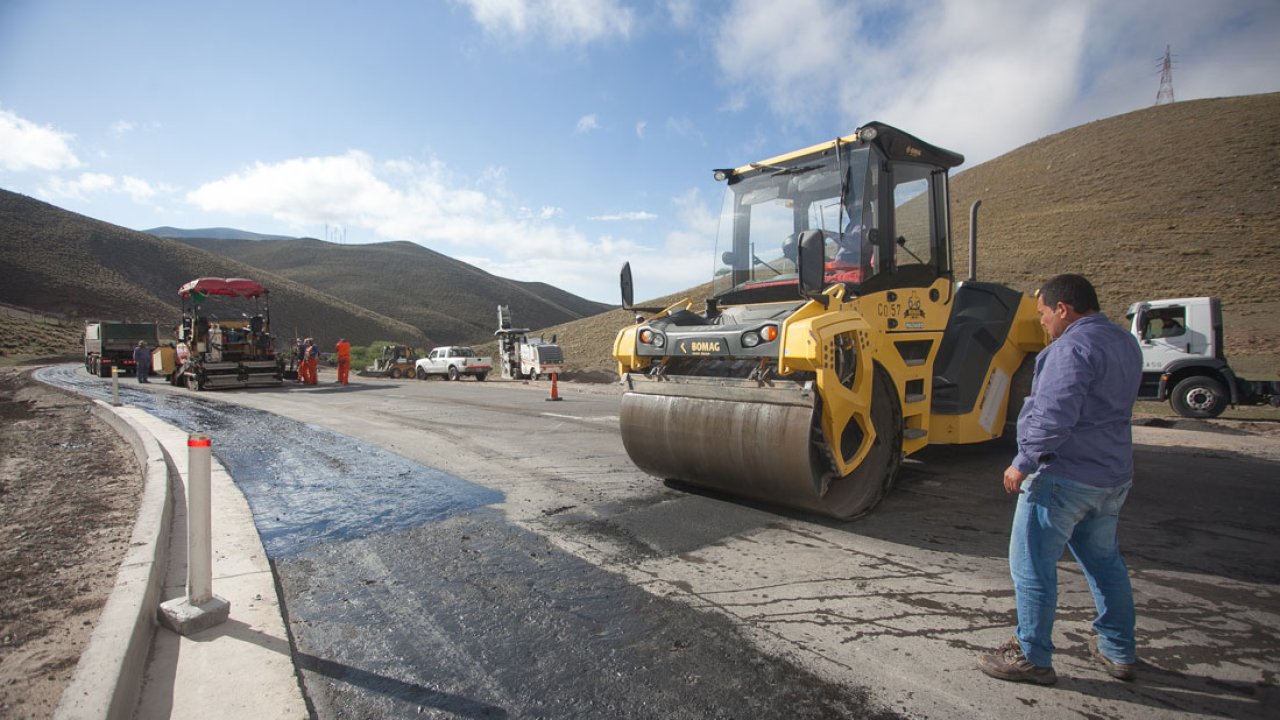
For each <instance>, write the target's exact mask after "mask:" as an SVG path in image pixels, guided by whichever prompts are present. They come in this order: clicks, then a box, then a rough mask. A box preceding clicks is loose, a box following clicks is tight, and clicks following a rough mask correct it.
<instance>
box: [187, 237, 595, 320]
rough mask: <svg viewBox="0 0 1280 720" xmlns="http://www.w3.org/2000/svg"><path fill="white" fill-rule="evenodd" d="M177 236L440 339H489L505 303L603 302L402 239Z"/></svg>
mask: <svg viewBox="0 0 1280 720" xmlns="http://www.w3.org/2000/svg"><path fill="white" fill-rule="evenodd" d="M180 241H181V242H184V243H186V244H188V245H191V246H193V247H198V248H201V249H204V250H208V251H209V252H212V253H214V254H216V255H221V256H223V257H227V258H231V259H234V260H238V261H240V262H243V263H245V264H248V265H252V266H254V267H258V268H262V269H264V270H268V271H271V272H274V273H277V274H279V275H282V276H284V277H287V278H289V279H290V280H294V281H296V282H300V283H302V284H304V285H307V286H309V287H312V288H315V289H317V290H321V291H323V292H326V293H329V294H330V295H334V296H336V297H340V298H343V299H345V300H348V301H350V302H353V303H355V304H357V305H359V306H361V307H366V308H369V309H370V310H373V311H375V312H377V313H380V314H382V315H386V316H388V317H393V318H396V319H397V320H402V321H404V322H406V323H409V324H410V325H413V326H414V327H416V328H418V329H419V330H420V331H421V332H422V333H423V334H425V335H427V336H428V337H430V338H431V339H432V340H433V341H434V342H436V343H441V344H451V343H474V342H483V341H485V340H486V339H489V338H492V337H493V331H494V330H495V329H497V327H498V305H500V304H501V305H509V306H510V307H511V312H512V313H513V314H514V316H515V320H516V323H518V324H520V325H521V326H523V327H530V326H532V327H545V326H547V325H554V324H556V323H563V322H568V321H571V320H577V319H579V318H584V317H587V316H590V315H595V314H597V313H600V312H602V311H604V310H606V309H608V307H609V306H607V305H604V304H603V303H597V302H592V301H590V300H587V299H585V298H581V297H578V296H576V295H572V294H570V293H568V292H565V291H563V290H560V289H557V288H554V287H552V286H550V285H547V284H545V283H524V282H517V281H514V280H508V279H506V278H501V277H497V276H496V275H491V274H489V273H487V272H485V271H483V270H481V269H480V268H477V267H475V266H474V265H469V264H467V263H464V262H462V261H460V260H455V259H453V258H451V257H447V256H445V255H441V254H440V253H438V252H435V251H434V250H429V249H427V248H425V247H422V246H421V245H416V244H414V243H409V242H388V243H375V244H369V245H338V244H334V243H328V242H324V241H322V240H315V239H309V238H304V239H297V240H235V239H210V238H180Z"/></svg>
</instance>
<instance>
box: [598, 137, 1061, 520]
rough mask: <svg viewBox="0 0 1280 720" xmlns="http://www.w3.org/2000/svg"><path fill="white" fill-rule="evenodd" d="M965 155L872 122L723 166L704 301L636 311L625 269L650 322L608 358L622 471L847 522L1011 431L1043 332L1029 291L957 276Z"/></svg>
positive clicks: (626, 334) (626, 335)
mask: <svg viewBox="0 0 1280 720" xmlns="http://www.w3.org/2000/svg"><path fill="white" fill-rule="evenodd" d="M963 161H964V158H963V156H962V155H960V154H958V153H955V152H952V151H950V150H946V149H943V148H940V147H936V146H934V145H930V144H929V143H926V142H924V141H922V140H920V139H919V138H916V137H914V136H912V135H910V134H908V133H906V132H904V131H902V130H899V129H896V128H894V127H892V126H889V125H885V124H883V123H878V122H873V123H869V124H867V125H865V126H863V127H861V128H858V129H857V130H856V131H855V132H854V133H853V134H851V135H848V136H845V137H839V138H836V139H834V140H831V141H828V142H824V143H821V144H818V145H814V146H812V147H808V148H805V149H802V150H798V151H795V152H791V153H787V154H784V155H779V156H776V157H772V158H769V159H766V160H763V161H761V162H753V163H750V164H747V165H742V166H740V167H736V168H731V169H722V170H716V171H715V177H716V179H717V180H718V181H721V182H724V183H726V190H725V200H724V203H723V211H722V212H723V214H722V216H721V220H720V224H719V227H720V236H719V238H718V239H717V251H719V253H718V258H717V259H718V260H719V264H718V267H717V268H716V270H715V272H714V277H713V283H712V291H711V295H710V297H709V298H707V299H706V301H705V307H704V308H703V309H701V311H697V310H695V308H694V303H693V301H692V300H690V299H685V300H682V301H680V302H677V303H675V304H673V305H671V306H669V307H665V308H659V307H642V308H637V307H635V306H634V304H633V299H634V298H633V294H634V290H633V279H632V272H631V267H630V264H629V263H626V264H624V265H623V268H622V273H621V278H620V280H621V289H622V301H623V306H624V307H626V308H627V309H629V310H634V311H636V312H638V313H640V314H641V317H640V320H641V322H639V323H636V324H631V325H629V326H627V327H625V328H623V329H621V330H620V331H619V333H618V335H617V336H616V339H615V341H614V347H613V356H614V359H615V360H616V361H617V364H618V373H619V375H620V378H621V382H622V383H623V386H624V387H623V396H622V403H621V410H620V418H619V422H620V427H621V434H622V440H623V444H624V446H625V447H626V450H627V453H628V455H629V456H630V457H631V459H632V461H633V462H634V463H635V464H636V465H637V466H638V467H640V468H641V469H642V470H644V471H646V472H648V473H649V474H651V475H655V476H657V477H658V478H662V479H668V480H676V481H680V482H683V483H685V484H688V485H692V486H695V487H703V488H709V489H712V490H717V491H721V492H724V493H729V494H733V495H738V496H742V497H746V498H751V499H754V500H759V501H764V502H766V503H774V504H779V505H784V506H788V507H792V508H797V509H800V510H804V511H809V512H814V513H818V514H822V515H827V516H831V517H835V518H840V519H851V518H855V517H858V516H860V515H863V514H865V513H867V512H869V511H870V510H871V509H872V508H873V507H874V506H875V505H876V503H877V502H878V501H879V500H880V499H881V498H882V497H884V495H885V493H887V492H888V491H889V490H890V488H892V486H893V484H894V481H895V479H896V478H897V476H898V472H899V468H900V466H901V464H902V460H903V458H904V456H906V455H910V454H912V453H915V452H918V451H919V450H921V449H923V448H924V447H925V446H927V445H928V444H930V443H950V444H967V443H981V442H987V441H991V440H995V439H999V438H1001V437H1006V438H1008V437H1009V436H1011V435H1012V428H1013V427H1014V426H1015V425H1016V418H1017V414H1018V411H1019V410H1020V408H1021V405H1022V401H1023V399H1024V398H1025V397H1026V396H1027V395H1028V394H1029V392H1030V385H1031V378H1032V375H1033V374H1034V356H1035V354H1036V353H1037V352H1039V351H1040V350H1042V349H1043V348H1044V347H1045V345H1046V344H1047V342H1048V338H1047V336H1046V335H1045V332H1044V330H1043V328H1042V327H1041V326H1040V324H1039V319H1038V314H1037V312H1036V301H1035V300H1034V299H1033V298H1032V297H1029V296H1027V295H1024V294H1023V293H1020V292H1017V291H1015V290H1012V289H1010V288H1008V287H1004V286H1002V285H998V284H994V283H988V282H979V281H978V280H976V278H975V277H974V276H975V275H976V266H975V265H973V264H972V263H971V265H970V277H969V279H967V280H964V281H963V282H957V280H956V279H955V271H954V269H953V268H952V238H951V233H950V220H949V209H950V199H949V197H948V171H949V170H950V169H951V168H953V167H956V166H958V165H960V164H961V163H963ZM976 210H977V208H976V203H975V207H974V213H975V217H974V219H973V221H971V228H972V227H976ZM975 249H976V235H974V234H973V233H971V234H970V250H971V252H970V258H971V259H972V258H973V257H975V255H974V252H973V251H974V250H975ZM645 314H649V315H648V317H645Z"/></svg>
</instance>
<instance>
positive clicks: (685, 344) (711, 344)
mask: <svg viewBox="0 0 1280 720" xmlns="http://www.w3.org/2000/svg"><path fill="white" fill-rule="evenodd" d="M680 351H681V352H684V353H688V354H690V355H713V354H715V353H720V352H724V347H723V346H722V345H721V344H720V341H719V340H682V341H681V342H680Z"/></svg>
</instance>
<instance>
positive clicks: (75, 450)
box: [0, 367, 142, 720]
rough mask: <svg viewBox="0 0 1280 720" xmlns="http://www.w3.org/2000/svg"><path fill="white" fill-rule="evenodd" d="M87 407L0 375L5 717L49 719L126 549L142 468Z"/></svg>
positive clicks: (0, 703)
mask: <svg viewBox="0 0 1280 720" xmlns="http://www.w3.org/2000/svg"><path fill="white" fill-rule="evenodd" d="M90 407H91V404H90V402H89V401H87V400H85V399H83V398H76V397H74V396H71V395H68V394H65V393H62V392H59V391H57V390H54V389H52V388H49V387H47V386H45V385H41V384H39V383H36V382H34V381H33V380H31V379H30V378H29V377H27V376H26V375H25V374H24V369H23V368H13V367H0V717H4V718H14V719H15V720H16V719H17V718H48V717H51V716H52V715H53V711H54V709H56V708H57V706H58V700H59V698H60V697H61V696H62V691H63V689H64V688H65V687H66V686H67V684H68V683H69V682H70V681H71V676H72V674H73V673H74V672H75V667H76V662H77V661H78V660H79V659H80V654H81V652H82V651H83V650H84V647H85V645H86V643H87V642H88V640H89V635H90V633H91V632H92V631H93V627H94V625H95V624H96V623H97V621H98V616H99V615H100V614H101V611H102V607H103V605H104V604H105V603H106V600H107V596H108V595H109V594H110V592H111V588H112V585H113V584H114V582H115V576H116V571H117V569H118V568H119V566H120V561H121V559H122V558H123V557H124V553H125V550H127V549H128V545H129V536H130V533H131V532H132V530H133V522H134V519H135V518H136V516H137V513H138V503H139V500H140V499H141V497H142V476H141V472H140V470H139V468H138V464H137V461H136V460H135V459H134V457H133V453H132V452H131V451H130V449H129V446H128V445H127V444H126V443H125V442H124V441H123V440H121V438H120V436H119V435H117V434H116V433H115V431H114V430H112V429H111V428H110V427H109V426H107V425H106V424H105V423H103V422H102V421H101V420H99V419H98V418H96V417H95V416H94V415H93V414H92V413H91V412H90Z"/></svg>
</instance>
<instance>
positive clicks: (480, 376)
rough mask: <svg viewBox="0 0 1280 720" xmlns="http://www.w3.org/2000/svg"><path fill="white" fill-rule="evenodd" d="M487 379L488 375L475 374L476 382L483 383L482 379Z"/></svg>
mask: <svg viewBox="0 0 1280 720" xmlns="http://www.w3.org/2000/svg"><path fill="white" fill-rule="evenodd" d="M487 377H489V373H476V381H477V382H484V379H485V378H487Z"/></svg>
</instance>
